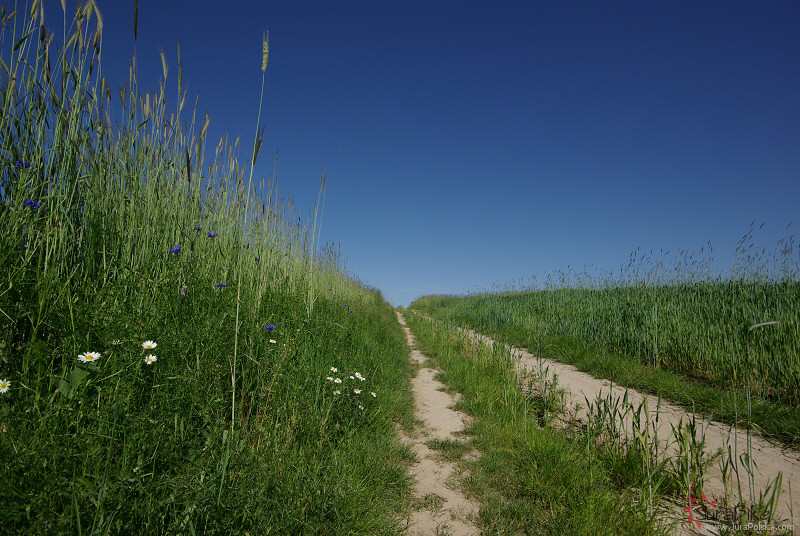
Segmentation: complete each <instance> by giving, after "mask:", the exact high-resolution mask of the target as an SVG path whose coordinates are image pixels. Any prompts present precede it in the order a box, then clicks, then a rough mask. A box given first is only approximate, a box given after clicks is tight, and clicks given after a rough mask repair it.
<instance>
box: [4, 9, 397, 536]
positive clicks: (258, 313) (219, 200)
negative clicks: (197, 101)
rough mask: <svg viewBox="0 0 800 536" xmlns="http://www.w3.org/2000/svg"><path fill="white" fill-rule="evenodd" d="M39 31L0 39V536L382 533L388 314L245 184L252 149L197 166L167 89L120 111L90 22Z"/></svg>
mask: <svg viewBox="0 0 800 536" xmlns="http://www.w3.org/2000/svg"><path fill="white" fill-rule="evenodd" d="M71 15H72V14H65V17H66V23H65V26H66V27H69V25H70V22H69V21H70V18H71ZM40 16H41V13H40V11H39V8H38V7H37V4H34V5H33V6H27V7H25V8H20V9H19V10H17V11H16V12H15V13H10V12H8V11H3V13H2V19H3V29H2V37H0V43H2V52H3V62H2V65H1V66H0V67H1V68H2V78H1V81H2V84H0V108H2V115H0V169H1V170H2V171H0V196H1V197H2V203H0V273H2V274H4V275H3V280H2V285H1V286H2V288H0V353H1V357H2V359H0V380H3V382H0V389H1V390H2V392H0V427H1V430H2V433H0V465H2V466H3V467H4V468H6V472H5V474H4V478H3V479H1V480H0V532H2V533H3V534H45V533H46V534H60V533H68V534H197V533H203V534H247V533H249V534H341V533H348V534H378V533H389V534H391V533H396V532H399V528H398V522H397V521H396V517H397V512H398V511H402V510H403V508H405V507H406V505H405V502H404V499H403V497H404V496H406V495H407V494H408V492H409V486H408V479H407V476H406V471H405V468H406V466H407V464H408V461H409V456H410V454H409V452H408V450H407V449H406V448H403V447H400V446H398V445H397V444H396V443H395V442H394V440H393V423H395V422H396V421H397V420H402V419H406V418H408V416H409V415H410V413H409V412H410V408H411V400H410V395H409V394H408V377H409V368H408V359H407V357H408V356H407V348H406V347H405V344H404V337H403V333H402V331H401V329H400V327H399V326H398V325H397V322H396V320H395V318H394V314H393V312H392V309H391V307H390V306H389V305H388V304H386V303H385V301H384V300H383V299H382V297H381V295H380V293H378V292H377V291H375V290H372V289H368V288H365V287H363V286H362V285H361V284H359V283H358V281H356V280H355V279H353V278H352V277H350V276H349V275H348V274H347V273H346V271H345V270H344V268H343V266H342V265H341V263H340V261H339V259H338V257H337V255H336V254H335V253H334V252H332V251H331V250H322V251H320V248H319V247H318V246H317V245H316V244H315V241H316V236H317V235H318V228H317V224H318V222H317V220H316V219H312V220H310V221H308V222H307V223H305V224H303V223H299V222H300V219H299V218H298V215H297V214H295V213H293V212H292V210H291V209H290V208H289V207H290V204H289V203H288V202H287V201H285V200H284V199H283V198H282V197H281V196H280V194H279V192H277V191H275V189H274V188H273V187H272V185H271V182H270V181H266V184H265V182H264V181H258V180H256V181H255V182H254V181H253V177H252V166H253V164H254V163H255V160H256V157H257V155H258V149H259V146H260V138H259V137H258V136H257V137H256V139H255V140H254V145H253V151H252V155H253V156H252V157H248V158H247V159H246V160H244V161H240V160H239V159H238V158H237V156H236V154H238V152H239V149H238V147H237V146H236V145H233V146H229V145H227V144H226V143H225V142H220V144H219V145H218V146H217V150H216V151H215V153H214V158H213V161H212V162H210V163H208V162H206V161H205V154H206V152H205V150H206V141H207V140H206V132H207V127H208V118H207V117H206V118H205V119H199V118H197V117H196V108H195V109H193V110H191V109H188V108H186V107H185V104H186V88H185V87H184V85H183V76H182V69H181V67H180V66H179V67H178V73H177V80H171V83H172V86H170V85H168V84H167V76H168V70H167V67H166V62H165V64H164V72H163V75H164V79H162V80H160V81H158V82H157V83H156V82H154V83H153V86H157V87H158V88H159V90H157V91H152V92H149V93H144V92H140V91H139V89H138V81H137V79H136V71H135V68H134V69H132V70H131V78H130V80H128V81H127V83H126V84H124V86H122V88H121V89H120V90H118V89H117V88H116V82H113V83H109V82H108V81H106V80H104V79H103V78H102V77H100V76H99V74H98V73H100V68H99V43H100V35H101V31H102V24H101V23H100V20H99V19H98V17H99V13H98V11H97V9H96V8H95V7H94V4H93V2H91V1H90V2H88V3H86V4H85V5H84V7H82V8H80V10H79V11H78V13H77V15H76V17H75V19H74V20H73V21H72V23H71V30H70V31H69V32H68V36H67V38H66V39H67V43H66V44H64V45H63V46H61V47H59V46H58V44H54V43H53V38H52V34H49V33H48V32H46V29H45V28H46V25H45V22H44V21H43V20H42V19H41V17H40ZM267 59H268V45H267V42H266V41H265V43H264V57H263V63H262V72H264V71H265V69H266V66H267ZM134 63H135V62H134ZM255 67H256V66H254V68H255ZM166 87H173V88H174V90H175V98H174V99H172V100H171V102H172V104H171V105H168V101H170V99H169V98H168V97H167V95H166V92H165V88H166ZM169 106H171V107H172V108H169ZM165 125H166V126H167V127H168V128H165ZM181 125H183V126H181ZM314 214H316V211H315V212H314ZM332 368H335V369H336V370H335V371H334V370H332ZM356 373H358V374H356ZM350 376H353V379H351V378H350ZM360 378H363V379H360ZM337 379H338V380H340V381H341V382H342V383H338V382H335V380H337ZM357 390H358V392H357ZM371 393H374V396H371Z"/></svg>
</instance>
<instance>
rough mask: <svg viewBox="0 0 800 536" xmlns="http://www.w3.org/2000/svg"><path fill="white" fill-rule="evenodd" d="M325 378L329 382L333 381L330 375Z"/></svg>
mask: <svg viewBox="0 0 800 536" xmlns="http://www.w3.org/2000/svg"><path fill="white" fill-rule="evenodd" d="M325 379H326V380H328V381H329V382H332V381H333V377H332V376H328V377H327V378H325Z"/></svg>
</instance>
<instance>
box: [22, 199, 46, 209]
mask: <svg viewBox="0 0 800 536" xmlns="http://www.w3.org/2000/svg"><path fill="white" fill-rule="evenodd" d="M22 204H23V205H25V206H26V207H31V208H39V207H41V206H42V204H41V203H37V202H36V201H31V200H30V199H26V200H25V201H23V202H22Z"/></svg>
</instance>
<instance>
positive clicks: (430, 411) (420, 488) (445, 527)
mask: <svg viewBox="0 0 800 536" xmlns="http://www.w3.org/2000/svg"><path fill="white" fill-rule="evenodd" d="M397 320H398V321H399V322H400V325H401V326H403V329H404V330H405V332H406V340H407V342H408V345H409V347H411V360H412V361H414V362H415V363H418V364H419V365H421V368H420V369H419V372H418V373H417V375H416V376H415V377H414V378H413V380H412V387H413V391H414V403H415V410H414V413H415V416H416V418H417V419H419V420H420V421H421V422H423V423H424V427H423V428H422V429H421V430H419V432H420V433H419V434H417V437H414V438H409V437H407V436H405V435H402V434H401V438H402V440H403V441H404V442H405V443H407V444H409V445H410V446H411V448H412V449H413V450H414V452H415V453H416V455H417V458H418V460H419V461H418V462H417V463H416V464H415V465H414V466H413V467H412V468H411V473H412V475H413V477H414V479H415V487H414V492H415V495H416V499H417V501H418V502H419V503H420V505H421V508H420V509H419V510H416V511H415V512H414V513H413V514H412V515H411V519H410V520H409V534H410V535H413V536H431V535H435V534H449V535H452V536H473V535H478V534H480V531H479V530H478V529H477V527H476V526H475V524H474V520H475V519H476V518H477V515H478V506H477V504H475V503H474V502H472V501H470V500H468V499H467V498H466V497H464V495H463V494H462V493H461V492H460V491H459V489H458V485H457V480H458V478H459V472H458V469H457V467H456V465H455V464H453V463H451V462H447V461H443V460H441V459H440V458H439V457H437V456H436V453H435V452H434V451H433V450H431V449H430V448H429V447H428V446H427V445H426V442H428V441H430V440H432V439H441V440H444V439H454V440H457V439H459V438H458V436H457V435H456V433H457V432H459V431H461V430H462V429H463V428H464V426H465V425H466V424H467V423H468V419H469V417H468V416H467V415H465V414H464V413H461V412H458V411H455V410H453V409H452V406H453V405H454V404H455V402H456V400H455V399H454V398H453V397H452V396H450V395H449V394H448V393H446V392H444V391H443V389H444V386H443V385H442V384H441V383H440V382H439V381H438V380H436V379H435V377H434V376H435V375H436V373H437V371H435V370H433V369H431V368H429V367H426V366H425V361H426V358H425V356H424V355H423V354H422V353H421V352H420V351H419V350H416V349H414V336H413V335H412V334H411V330H410V329H409V328H408V326H406V322H405V319H404V318H403V315H401V314H400V313H399V312H397Z"/></svg>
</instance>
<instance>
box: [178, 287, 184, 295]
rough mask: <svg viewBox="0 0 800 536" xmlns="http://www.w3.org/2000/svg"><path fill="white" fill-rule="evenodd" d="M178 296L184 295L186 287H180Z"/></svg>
mask: <svg viewBox="0 0 800 536" xmlns="http://www.w3.org/2000/svg"><path fill="white" fill-rule="evenodd" d="M178 296H186V289H185V288H182V289H180V290H179V291H178Z"/></svg>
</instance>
